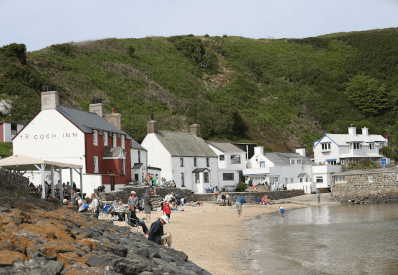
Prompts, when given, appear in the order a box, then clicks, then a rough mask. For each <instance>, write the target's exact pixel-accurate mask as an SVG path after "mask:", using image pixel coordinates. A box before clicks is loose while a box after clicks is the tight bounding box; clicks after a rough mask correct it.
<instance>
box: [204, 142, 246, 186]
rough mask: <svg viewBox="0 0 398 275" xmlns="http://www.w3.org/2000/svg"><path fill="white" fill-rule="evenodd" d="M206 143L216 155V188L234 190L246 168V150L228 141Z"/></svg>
mask: <svg viewBox="0 0 398 275" xmlns="http://www.w3.org/2000/svg"><path fill="white" fill-rule="evenodd" d="M207 144H208V145H209V147H210V148H211V150H213V151H214V153H216V154H217V155H218V190H228V191H234V190H235V189H236V187H237V186H238V183H239V181H240V178H241V176H242V173H243V170H244V169H245V168H246V152H245V151H243V150H242V149H240V148H238V147H236V146H235V145H232V144H231V143H229V142H222V141H208V142H207Z"/></svg>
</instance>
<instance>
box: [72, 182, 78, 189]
mask: <svg viewBox="0 0 398 275" xmlns="http://www.w3.org/2000/svg"><path fill="white" fill-rule="evenodd" d="M73 189H75V190H76V189H77V188H76V183H75V182H73Z"/></svg>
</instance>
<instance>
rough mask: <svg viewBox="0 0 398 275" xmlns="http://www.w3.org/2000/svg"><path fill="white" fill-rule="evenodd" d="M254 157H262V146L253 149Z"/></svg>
mask: <svg viewBox="0 0 398 275" xmlns="http://www.w3.org/2000/svg"><path fill="white" fill-rule="evenodd" d="M254 155H255V156H258V155H261V156H262V155H264V147H263V146H257V147H254Z"/></svg>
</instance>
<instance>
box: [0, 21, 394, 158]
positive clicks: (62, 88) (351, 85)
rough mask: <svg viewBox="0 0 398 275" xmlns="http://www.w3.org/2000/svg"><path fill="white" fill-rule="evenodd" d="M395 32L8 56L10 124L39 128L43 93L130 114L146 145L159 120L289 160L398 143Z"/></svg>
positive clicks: (12, 49)
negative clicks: (352, 142)
mask: <svg viewBox="0 0 398 275" xmlns="http://www.w3.org/2000/svg"><path fill="white" fill-rule="evenodd" d="M397 49H398V29H395V28H392V29H383V30H372V31H364V32H352V33H337V34H330V35H324V36H320V37H315V38H306V39H278V40H268V39H257V40H255V39H249V38H242V37H209V36H207V35H205V36H203V37H194V36H192V35H188V36H175V37H168V38H166V37H146V38H142V39H105V40H98V41H85V42H79V43H73V42H71V43H66V44H59V45H52V46H50V47H47V48H45V49H42V50H40V51H36V52H27V53H26V56H24V54H25V53H24V51H23V46H21V45H16V44H11V45H8V46H4V47H3V48H0V99H2V100H5V101H6V102H9V103H11V105H12V109H11V111H10V112H9V113H7V112H6V111H5V112H3V113H0V119H2V120H21V119H23V120H26V121H28V120H30V119H31V118H32V117H33V116H34V115H35V114H36V113H37V112H38V111H39V109H40V87H41V85H44V84H52V85H55V86H57V90H58V92H59V93H60V100H61V104H63V105H68V106H73V107H77V108H82V109H86V110H88V105H89V103H90V101H91V99H92V98H94V97H101V98H102V99H103V102H104V103H105V107H106V111H107V112H110V111H111V108H112V105H115V107H116V111H117V112H120V113H122V114H123V128H124V130H125V131H126V132H127V133H128V134H130V135H131V136H132V137H133V138H134V139H136V140H137V141H138V142H141V141H142V140H143V138H144V137H145V134H146V122H147V121H148V120H149V119H150V114H151V112H153V113H154V116H155V119H156V120H157V121H158V122H159V128H160V129H169V130H178V131H188V129H189V125H190V124H192V123H193V122H196V123H198V124H200V125H201V126H202V134H203V137H204V138H205V139H211V140H229V141H240V142H244V141H246V142H256V143H257V144H259V145H264V146H265V148H266V150H273V151H276V150H277V151H289V150H293V149H294V146H296V145H298V144H300V143H303V144H306V145H307V148H308V150H309V151H310V152H311V150H312V142H313V141H314V140H315V139H317V138H319V137H320V136H322V134H323V132H324V131H328V132H333V133H345V132H347V126H348V125H349V124H351V123H354V125H355V126H357V127H363V126H367V127H369V128H370V132H371V133H378V134H390V135H395V132H397V131H398V127H397V126H396V121H397V107H395V106H396V105H397V104H396V101H397V100H398V88H397V83H398V50H397Z"/></svg>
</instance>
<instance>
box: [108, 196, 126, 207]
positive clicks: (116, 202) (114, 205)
mask: <svg viewBox="0 0 398 275" xmlns="http://www.w3.org/2000/svg"><path fill="white" fill-rule="evenodd" d="M129 199H130V198H129ZM118 205H119V197H116V198H115V200H114V201H113V202H112V208H113V209H115V208H116V207H118Z"/></svg>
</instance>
